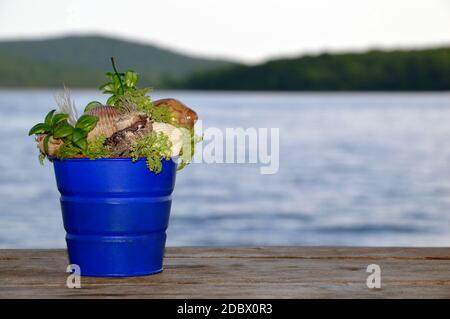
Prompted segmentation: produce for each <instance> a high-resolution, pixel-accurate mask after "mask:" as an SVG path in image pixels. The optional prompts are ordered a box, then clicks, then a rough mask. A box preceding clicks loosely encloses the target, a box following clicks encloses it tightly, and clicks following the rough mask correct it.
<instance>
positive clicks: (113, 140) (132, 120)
mask: <svg viewBox="0 0 450 319" xmlns="http://www.w3.org/2000/svg"><path fill="white" fill-rule="evenodd" d="M114 125H115V128H116V130H117V131H116V132H115V133H114V134H113V135H111V137H109V138H108V139H107V140H106V145H108V146H110V147H111V149H112V155H113V156H116V157H124V156H129V155H130V147H131V144H132V143H133V142H134V141H135V140H136V139H138V138H140V137H143V136H145V135H146V134H148V133H150V132H151V131H152V122H151V121H150V118H149V117H148V115H147V114H145V113H143V112H131V113H125V114H123V115H121V116H119V117H118V118H116V119H115V121H114Z"/></svg>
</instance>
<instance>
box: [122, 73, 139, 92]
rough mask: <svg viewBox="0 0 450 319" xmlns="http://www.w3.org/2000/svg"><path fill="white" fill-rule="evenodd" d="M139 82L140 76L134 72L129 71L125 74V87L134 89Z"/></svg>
mask: <svg viewBox="0 0 450 319" xmlns="http://www.w3.org/2000/svg"><path fill="white" fill-rule="evenodd" d="M137 81H138V74H137V73H136V72H134V71H131V70H128V71H127V73H125V85H126V86H127V87H129V88H133V87H135V86H136V83H137Z"/></svg>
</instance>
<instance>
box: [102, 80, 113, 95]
mask: <svg viewBox="0 0 450 319" xmlns="http://www.w3.org/2000/svg"><path fill="white" fill-rule="evenodd" d="M98 89H99V90H100V91H103V93H113V91H114V84H113V83H111V82H109V83H106V84H103V85H102V86H100V87H99V88H98Z"/></svg>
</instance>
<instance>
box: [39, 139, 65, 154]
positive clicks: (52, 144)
mask: <svg viewBox="0 0 450 319" xmlns="http://www.w3.org/2000/svg"><path fill="white" fill-rule="evenodd" d="M46 136H47V134H40V135H38V136H37V137H36V141H37V142H38V148H39V150H40V151H41V152H42V153H44V154H45V149H44V138H45V137H46ZM63 144H64V142H63V141H62V140H60V139H55V138H53V137H50V138H49V140H48V153H47V155H49V156H56V153H58V150H59V148H60V147H61V145H63Z"/></svg>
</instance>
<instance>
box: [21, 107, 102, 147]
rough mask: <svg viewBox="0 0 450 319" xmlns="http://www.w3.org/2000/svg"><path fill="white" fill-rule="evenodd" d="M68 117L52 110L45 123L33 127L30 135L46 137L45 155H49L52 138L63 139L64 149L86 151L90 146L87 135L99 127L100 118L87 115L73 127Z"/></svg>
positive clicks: (44, 141)
mask: <svg viewBox="0 0 450 319" xmlns="http://www.w3.org/2000/svg"><path fill="white" fill-rule="evenodd" d="M68 117H69V116H68V115H67V114H64V113H56V110H51V111H50V112H49V113H48V114H47V116H46V117H45V120H44V122H43V123H38V124H36V125H35V126H33V127H32V128H31V129H30V131H29V132H28V135H33V134H36V135H41V134H44V135H45V137H44V140H43V145H44V152H45V154H48V143H49V140H50V138H51V137H53V138H54V139H61V140H62V141H63V142H64V144H63V146H65V147H64V149H71V148H78V149H79V150H80V151H84V150H86V149H87V146H88V143H87V135H88V133H89V132H90V131H91V130H92V129H93V128H94V127H95V126H96V125H97V121H98V118H97V117H96V116H92V115H86V114H85V115H82V116H81V117H80V118H79V119H78V121H77V122H76V123H75V126H72V125H70V124H69V123H68V122H67V118H68ZM61 147H62V146H61ZM64 149H63V150H64Z"/></svg>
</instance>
